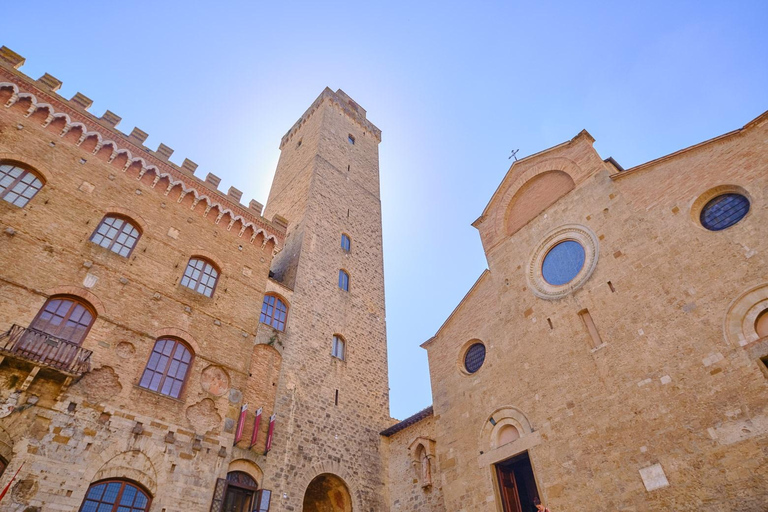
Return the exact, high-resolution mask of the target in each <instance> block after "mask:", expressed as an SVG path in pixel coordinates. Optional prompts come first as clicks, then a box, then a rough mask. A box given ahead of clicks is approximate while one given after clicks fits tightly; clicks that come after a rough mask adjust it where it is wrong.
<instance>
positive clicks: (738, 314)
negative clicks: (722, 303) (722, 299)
mask: <svg viewBox="0 0 768 512" xmlns="http://www.w3.org/2000/svg"><path fill="white" fill-rule="evenodd" d="M766 310H768V283H762V284H759V285H756V286H753V287H751V288H749V289H747V290H746V291H744V292H743V293H741V294H740V295H739V296H738V297H736V298H735V299H734V300H733V301H732V302H731V304H730V305H729V306H728V310H727V311H726V313H725V320H724V323H723V332H724V335H725V339H726V340H727V341H728V342H729V343H730V344H731V345H736V346H742V347H743V346H746V345H750V344H752V343H754V342H756V341H758V340H760V335H759V334H758V332H757V329H756V325H755V324H756V321H757V317H758V316H760V314H762V313H763V312H764V311H766Z"/></svg>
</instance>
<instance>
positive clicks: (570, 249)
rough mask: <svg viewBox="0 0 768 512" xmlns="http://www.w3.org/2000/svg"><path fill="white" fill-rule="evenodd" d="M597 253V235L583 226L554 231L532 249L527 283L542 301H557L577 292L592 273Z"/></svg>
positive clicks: (595, 264) (564, 227)
mask: <svg viewBox="0 0 768 512" xmlns="http://www.w3.org/2000/svg"><path fill="white" fill-rule="evenodd" d="M599 253H600V250H599V246H598V241H597V235H595V234H594V233H593V232H592V230H590V229H589V228H588V227H586V226H581V225H578V224H568V225H565V226H560V227H559V228H556V229H554V230H552V231H550V232H549V233H547V235H546V236H545V237H544V239H543V240H542V241H541V242H540V243H539V245H538V246H537V247H536V248H535V249H534V250H533V253H532V254H531V259H530V260H529V262H528V275H527V277H528V284H529V285H530V287H531V291H532V292H533V294H534V295H536V296H537V297H541V298H542V299H550V300H554V299H560V298H562V297H565V296H566V295H568V294H569V293H572V292H573V291H575V290H578V289H579V288H580V287H581V286H583V285H584V283H586V282H587V280H588V279H589V277H590V276H591V275H592V272H594V270H595V267H596V266H597V258H598V256H599Z"/></svg>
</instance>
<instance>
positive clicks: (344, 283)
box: [339, 270, 349, 292]
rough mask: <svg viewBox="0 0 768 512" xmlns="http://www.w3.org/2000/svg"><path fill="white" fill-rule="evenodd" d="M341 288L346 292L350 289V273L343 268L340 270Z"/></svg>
mask: <svg viewBox="0 0 768 512" xmlns="http://www.w3.org/2000/svg"><path fill="white" fill-rule="evenodd" d="M339 288H341V289H342V290H344V291H345V292H348V291H349V274H347V273H346V272H345V271H343V270H339Z"/></svg>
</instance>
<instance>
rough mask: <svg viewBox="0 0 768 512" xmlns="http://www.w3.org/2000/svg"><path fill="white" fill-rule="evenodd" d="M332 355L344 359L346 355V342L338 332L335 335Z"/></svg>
mask: <svg viewBox="0 0 768 512" xmlns="http://www.w3.org/2000/svg"><path fill="white" fill-rule="evenodd" d="M331 355H332V356H333V357H335V358H338V359H341V360H342V361H344V359H345V356H346V342H345V341H344V338H342V337H341V336H339V335H338V334H334V335H333V344H332V345H331Z"/></svg>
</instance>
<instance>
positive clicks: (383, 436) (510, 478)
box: [0, 47, 768, 512]
mask: <svg viewBox="0 0 768 512" xmlns="http://www.w3.org/2000/svg"><path fill="white" fill-rule="evenodd" d="M23 63H24V59H23V58H22V57H21V56H19V55H18V54H16V53H15V52H13V51H12V50H10V49H8V48H6V47H3V48H2V49H0V489H6V488H7V493H6V494H4V495H3V496H2V497H0V511H2V512H5V511H8V512H11V511H12V512H34V511H46V512H47V511H61V512H76V511H80V512H92V511H98V512H105V511H108V512H147V511H151V512H190V511H192V512H208V511H211V512H221V511H226V512H264V511H268V510H269V511H273V512H276V511H284V512H289V511H293V512H299V511H306V512H350V511H356V512H363V511H365V512H380V511H383V512H386V511H391V512H406V511H427V512H447V511H451V512H454V511H462V512H473V511H498V512H530V511H532V510H535V506H534V502H535V501H539V500H540V501H541V502H542V503H543V504H544V505H546V506H547V507H549V509H550V510H551V511H552V512H567V511H573V512H578V511H584V510H606V511H609V510H626V511H637V512H639V511H661V510H676V511H686V510H690V511H721V510H740V511H742V510H744V511H764V510H768V492H766V489H768V463H767V462H768V405H767V404H766V401H767V399H768V367H767V366H766V363H767V362H768V237H767V236H766V234H768V149H767V148H768V113H764V114H762V115H760V116H759V117H757V118H756V119H754V120H752V121H750V122H748V123H747V124H746V125H744V126H743V127H742V128H739V129H737V130H734V131H731V132H729V133H726V134H724V135H721V136H719V137H716V138H714V139H712V140H709V141H705V142H702V143H700V144H697V145H695V146H692V147H689V148H685V149H682V150H680V151H678V152H676V153H673V154H670V155H667V156H664V157H662V158H659V159H657V160H653V161H651V162H647V163H645V164H642V165H639V166H636V167H634V168H631V169H623V168H622V167H621V165H620V164H619V163H618V162H617V161H615V160H614V159H612V158H607V159H603V158H601V157H600V156H599V155H598V154H597V152H596V151H595V150H594V148H593V142H594V139H593V138H592V136H591V135H590V134H589V133H588V132H586V131H582V132H581V133H579V134H577V135H576V136H575V137H574V138H573V139H571V140H569V141H566V142H564V143H562V144H560V145H558V146H555V147H552V148H549V149H546V150H544V151H541V152H539V153H536V154H534V155H531V156H528V157H526V158H523V159H521V160H520V161H517V162H514V164H513V165H512V166H511V167H510V169H509V171H508V172H507V174H506V176H505V178H504V179H503V181H502V182H501V184H500V185H499V187H498V189H497V191H496V192H495V193H494V194H493V197H491V198H490V201H489V202H488V205H487V206H486V208H485V210H484V211H483V212H482V214H481V215H480V217H479V218H478V219H477V220H476V221H475V222H474V224H473V225H474V226H475V227H476V228H477V229H478V231H479V233H480V240H481V241H482V244H483V247H484V249H485V254H486V257H487V261H488V269H487V270H486V271H484V272H483V273H482V274H481V275H480V276H479V278H478V279H477V282H476V283H475V285H474V286H473V287H472V289H471V290H469V291H468V293H467V295H466V296H465V298H464V299H463V300H462V301H461V303H460V304H458V305H457V307H456V309H455V310H454V311H453V313H452V314H451V315H450V316H449V317H448V318H447V319H446V321H445V323H444V324H443V325H442V327H440V329H439V330H438V331H437V333H435V335H434V337H432V338H431V339H429V340H427V341H425V342H424V344H423V345H422V346H423V347H424V348H425V349H426V350H427V352H428V355H429V368H430V377H431V383H432V394H433V397H434V404H433V406H431V407H429V408H428V409H425V410H424V411H421V412H419V413H417V414H415V415H414V416H412V417H410V418H407V419H405V420H403V421H400V422H398V421H397V420H394V419H392V418H390V416H389V396H388V381H387V365H388V362H387V349H386V333H385V308H384V272H383V254H382V229H381V201H380V196H379V160H378V145H379V143H380V141H381V132H380V130H379V129H378V128H377V127H376V126H375V125H374V124H372V123H371V121H369V120H368V118H367V113H366V111H365V109H363V108H362V107H361V106H360V105H358V104H357V103H356V102H355V101H354V100H352V99H351V98H350V97H349V96H347V95H346V94H345V93H344V92H343V91H341V90H338V91H336V92H333V91H332V90H330V89H326V90H324V91H322V93H321V94H320V96H319V97H318V98H317V99H316V100H315V101H314V102H313V103H312V104H311V106H310V107H309V109H308V110H307V111H306V112H305V113H304V115H303V116H302V117H301V118H300V119H299V120H298V121H297V122H296V124H295V125H294V126H293V127H291V128H290V129H289V130H288V132H287V133H286V135H285V136H284V137H283V139H282V141H281V142H280V149H281V156H280V160H279V163H278V166H277V171H276V173H275V178H274V182H273V184H272V188H271V191H270V194H269V198H268V201H267V206H266V209H265V208H264V207H263V206H262V204H260V203H258V202H257V201H254V200H251V201H250V202H249V203H248V204H247V205H245V204H244V203H243V200H242V197H241V196H242V194H241V192H240V191H239V190H237V189H236V188H234V187H231V188H230V189H229V190H228V191H227V192H223V191H220V190H218V188H217V186H218V184H219V181H220V180H219V178H218V177H216V176H215V175H213V174H210V173H208V174H207V176H205V177H204V178H202V177H200V176H199V175H198V174H199V173H196V168H197V165H196V164H195V163H194V162H192V161H191V160H188V159H187V160H184V162H183V163H182V164H181V165H176V164H174V163H173V162H171V161H170V159H169V158H170V157H171V155H172V153H173V150H172V149H171V148H169V147H168V146H166V145H164V144H160V146H159V147H158V148H157V149H156V150H152V149H150V148H148V147H146V146H145V145H144V142H145V141H146V139H147V134H146V133H145V132H143V131H142V130H140V129H139V128H133V130H132V131H130V133H127V134H126V133H125V132H123V131H120V130H118V129H117V126H118V124H119V122H120V117H118V116H117V115H116V114H114V113H112V112H110V111H109V110H107V111H106V112H104V113H103V115H101V116H100V117H97V116H96V115H93V114H91V113H90V112H89V111H88V109H89V107H90V106H91V103H92V102H91V100H90V99H89V98H88V97H87V96H85V95H83V94H80V93H78V94H76V95H75V96H74V97H72V98H70V99H65V98H63V97H62V96H60V95H59V94H58V93H57V92H56V91H57V90H58V89H59V88H60V86H61V81H59V80H58V79H57V78H55V77H53V76H51V75H49V74H44V75H43V76H42V77H39V78H36V79H33V78H30V77H28V76H26V75H24V74H23V73H22V72H20V71H19V68H20V67H21V66H22V65H23ZM469 220H471V219H468V221H469Z"/></svg>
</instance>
